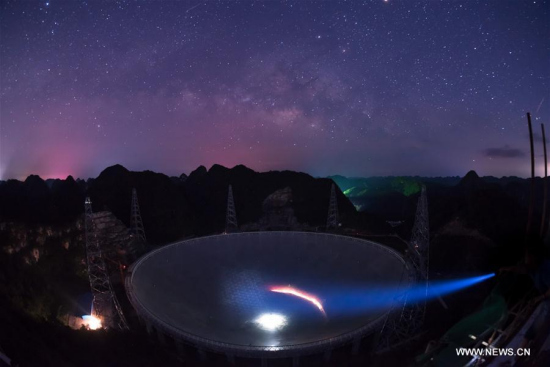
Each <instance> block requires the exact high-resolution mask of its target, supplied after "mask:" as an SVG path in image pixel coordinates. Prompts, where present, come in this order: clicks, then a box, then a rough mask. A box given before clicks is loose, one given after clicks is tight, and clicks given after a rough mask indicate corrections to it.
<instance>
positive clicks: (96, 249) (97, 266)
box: [84, 197, 128, 329]
mask: <svg viewBox="0 0 550 367" xmlns="http://www.w3.org/2000/svg"><path fill="white" fill-rule="evenodd" d="M84 209H85V218H84V221H85V231H86V234H85V235H86V259H87V263H88V277H89V280H90V288H91V290H92V295H93V301H92V316H95V317H97V318H99V319H100V320H101V322H102V324H103V325H108V326H113V327H118V328H119V329H128V324H127V322H126V318H125V317H124V314H123V313H122V309H121V307H120V304H119V303H118V300H117V298H116V296H115V293H114V292H113V288H112V285H111V281H110V279H109V272H108V270H107V266H106V265H105V260H104V259H103V253H102V251H101V247H100V244H99V238H98V236H97V232H96V228H95V225H94V217H93V212H92V201H91V200H90V198H89V197H87V198H86V200H85V202H84Z"/></svg>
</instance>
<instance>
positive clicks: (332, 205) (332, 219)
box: [327, 183, 339, 229]
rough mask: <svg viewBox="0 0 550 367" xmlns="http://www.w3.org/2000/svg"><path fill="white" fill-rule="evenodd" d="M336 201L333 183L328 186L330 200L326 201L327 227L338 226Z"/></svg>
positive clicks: (333, 227)
mask: <svg viewBox="0 0 550 367" xmlns="http://www.w3.org/2000/svg"><path fill="white" fill-rule="evenodd" d="M338 221H339V218H338V202H337V201H336V188H335V186H334V183H333V184H332V187H331V188H330V201H329V203H328V216H327V229H335V228H338Z"/></svg>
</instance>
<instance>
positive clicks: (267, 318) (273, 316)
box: [254, 313, 287, 331]
mask: <svg viewBox="0 0 550 367" xmlns="http://www.w3.org/2000/svg"><path fill="white" fill-rule="evenodd" d="M254 322H255V323H256V324H257V325H258V327H259V328H260V329H263V330H267V331H277V330H281V329H282V328H284V327H285V326H286V324H287V321H286V317H284V316H283V315H281V314H278V313H264V314H261V315H260V316H258V318H257V319H256V320H254Z"/></svg>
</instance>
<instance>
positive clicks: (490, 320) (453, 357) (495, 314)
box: [417, 292, 508, 367]
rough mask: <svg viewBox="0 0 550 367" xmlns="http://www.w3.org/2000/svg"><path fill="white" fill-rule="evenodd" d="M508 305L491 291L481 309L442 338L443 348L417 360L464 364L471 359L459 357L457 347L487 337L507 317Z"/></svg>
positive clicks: (435, 363)
mask: <svg viewBox="0 0 550 367" xmlns="http://www.w3.org/2000/svg"><path fill="white" fill-rule="evenodd" d="M507 313H508V307H507V305H506V301H505V300H504V298H503V297H502V296H500V295H499V294H495V293H494V292H493V293H491V294H490V295H489V296H488V297H487V298H486V299H485V302H484V303H483V305H482V307H481V309H480V310H479V311H477V312H475V313H473V314H471V315H469V316H467V317H465V318H464V319H462V320H460V321H459V322H458V323H457V324H455V325H454V326H453V327H452V328H451V329H449V331H447V333H445V335H444V336H443V338H442V339H441V341H442V342H443V343H444V344H443V345H444V346H443V347H442V348H437V349H436V350H435V351H434V352H432V353H428V354H423V355H421V356H419V357H418V358H417V362H426V361H428V360H431V364H433V365H435V366H445V367H447V366H463V365H464V364H466V363H467V362H468V361H469V358H467V357H459V356H457V353H456V348H461V347H473V346H474V345H475V344H476V342H477V340H474V339H472V338H471V337H470V335H473V336H475V337H476V338H477V339H479V338H481V339H483V338H487V337H488V336H489V335H490V334H491V333H492V332H493V330H494V329H495V328H498V327H500V325H501V324H502V323H503V322H504V320H505V319H506V315H507Z"/></svg>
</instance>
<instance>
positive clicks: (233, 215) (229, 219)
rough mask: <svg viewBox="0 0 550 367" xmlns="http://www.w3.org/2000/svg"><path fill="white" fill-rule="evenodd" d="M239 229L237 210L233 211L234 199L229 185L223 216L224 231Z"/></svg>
mask: <svg viewBox="0 0 550 367" xmlns="http://www.w3.org/2000/svg"><path fill="white" fill-rule="evenodd" d="M238 229H239V225H238V224H237V212H236V211H235V201H234V200H233V188H232V187H231V185H229V189H228V192H227V213H226V216H225V233H229V232H235V231H237V230H238Z"/></svg>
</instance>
